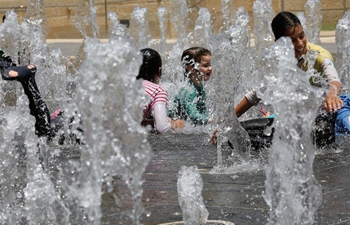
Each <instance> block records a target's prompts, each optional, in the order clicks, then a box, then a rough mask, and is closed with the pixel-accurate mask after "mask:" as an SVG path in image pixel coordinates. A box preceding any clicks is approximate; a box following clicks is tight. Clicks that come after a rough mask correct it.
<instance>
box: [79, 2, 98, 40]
mask: <svg viewBox="0 0 350 225" xmlns="http://www.w3.org/2000/svg"><path fill="white" fill-rule="evenodd" d="M96 11H97V10H96V7H95V4H94V0H80V1H79V5H78V8H77V10H76V12H75V14H74V18H73V23H74V26H75V27H76V28H77V29H78V30H79V31H80V33H81V34H82V35H83V37H84V39H86V38H87V37H95V38H96V37H98V36H99V34H100V32H99V27H98V25H97V18H96Z"/></svg>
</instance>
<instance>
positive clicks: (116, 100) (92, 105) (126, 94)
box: [71, 37, 152, 224]
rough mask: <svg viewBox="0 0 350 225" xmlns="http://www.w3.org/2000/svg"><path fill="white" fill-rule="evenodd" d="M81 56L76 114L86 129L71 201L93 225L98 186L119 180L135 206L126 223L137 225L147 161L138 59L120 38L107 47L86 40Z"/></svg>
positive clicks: (97, 209)
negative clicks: (138, 77) (77, 112)
mask: <svg viewBox="0 0 350 225" xmlns="http://www.w3.org/2000/svg"><path fill="white" fill-rule="evenodd" d="M85 51H86V53H87V58H86V60H85V61H84V64H83V66H82V68H81V70H80V73H81V74H84V77H83V79H82V83H81V85H80V88H79V89H78V91H77V96H76V102H77V109H78V111H79V112H81V114H82V117H83V118H84V120H85V119H86V121H89V123H86V124H84V139H83V140H84V142H86V148H84V147H83V149H82V155H81V160H82V162H84V163H83V164H82V165H81V168H80V171H81V174H80V176H79V178H78V183H77V185H76V187H75V188H72V189H71V196H72V197H73V198H75V197H77V198H78V199H79V202H80V204H81V206H83V207H84V208H85V209H86V212H87V216H88V218H89V220H90V221H91V223H92V224H98V222H99V219H100V217H101V212H100V203H101V199H100V196H101V188H102V183H103V182H104V181H107V180H109V179H110V178H111V177H112V176H115V175H119V176H121V177H122V179H123V180H124V181H125V183H126V184H127V185H128V187H129V189H130V191H131V194H132V198H133V201H134V202H135V204H134V206H133V209H132V213H131V214H130V215H129V216H130V219H131V221H132V222H133V224H139V219H140V216H141V215H142V213H143V206H142V202H141V196H142V188H141V184H142V179H141V175H142V174H143V171H144V169H145V167H146V165H147V164H148V162H149V160H150V159H151V156H152V152H151V148H150V146H149V144H148V141H147V139H146V137H147V132H146V130H144V129H140V128H139V121H141V119H142V118H141V115H140V109H142V105H143V102H144V101H145V96H144V94H143V88H142V85H141V82H139V81H137V80H136V79H135V74H137V73H138V70H139V69H138V68H139V66H140V65H141V61H142V59H141V55H140V53H139V51H138V50H137V49H136V48H134V47H133V45H132V44H131V43H130V41H128V40H126V39H125V38H123V37H115V38H113V39H110V42H109V43H100V42H99V41H98V40H95V39H91V40H90V39H89V40H88V42H87V45H86V49H85ZM106 56H108V57H106ZM96 74H99V76H98V79H97V78H96ZM111 96H119V97H111ZM130 102H132V103H133V104H129V103H130ZM115 109H121V110H115ZM101 115H103V116H101ZM135 140H138V141H135ZM110 191H111V190H110ZM96 193H98V194H96Z"/></svg>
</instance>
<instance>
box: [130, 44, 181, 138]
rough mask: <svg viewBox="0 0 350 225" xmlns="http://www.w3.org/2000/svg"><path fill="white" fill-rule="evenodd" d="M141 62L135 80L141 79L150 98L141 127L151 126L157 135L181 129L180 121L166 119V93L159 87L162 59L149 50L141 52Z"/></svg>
mask: <svg viewBox="0 0 350 225" xmlns="http://www.w3.org/2000/svg"><path fill="white" fill-rule="evenodd" d="M141 54H142V56H143V62H142V65H141V67H140V72H139V75H138V76H137V77H136V79H141V78H142V79H143V81H142V85H143V87H144V88H145V92H146V94H147V95H148V96H149V97H150V99H149V101H148V103H147V105H146V106H145V107H144V109H143V119H142V122H141V125H142V126H147V125H151V126H152V127H153V128H155V130H156V131H157V132H158V133H164V132H166V131H168V130H170V129H171V128H173V129H175V128H183V127H184V124H183V121H181V120H172V119H171V118H169V117H168V93H167V92H166V90H165V89H164V88H163V87H162V86H160V85H159V80H160V78H161V76H162V59H161V57H160V55H159V53H158V52H157V51H156V50H154V49H150V48H145V49H142V50H141Z"/></svg>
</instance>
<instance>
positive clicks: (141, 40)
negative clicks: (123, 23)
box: [129, 7, 153, 49]
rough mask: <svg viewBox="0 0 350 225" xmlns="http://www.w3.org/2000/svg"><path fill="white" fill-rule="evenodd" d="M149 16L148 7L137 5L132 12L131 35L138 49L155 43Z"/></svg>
mask: <svg viewBox="0 0 350 225" xmlns="http://www.w3.org/2000/svg"><path fill="white" fill-rule="evenodd" d="M147 16H148V9H147V8H140V7H135V8H134V10H133V11H132V13H131V20H130V28H129V29H130V35H131V37H132V38H133V41H134V44H135V46H136V47H137V48H138V49H143V48H147V47H150V46H151V45H152V44H153V40H152V35H151V31H150V29H149V24H148V18H147Z"/></svg>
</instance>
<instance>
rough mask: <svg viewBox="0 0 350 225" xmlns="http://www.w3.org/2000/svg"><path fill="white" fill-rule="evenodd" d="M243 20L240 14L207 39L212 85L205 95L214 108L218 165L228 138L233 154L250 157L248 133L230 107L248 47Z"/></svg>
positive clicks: (245, 24)
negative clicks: (223, 29) (211, 67)
mask: <svg viewBox="0 0 350 225" xmlns="http://www.w3.org/2000/svg"><path fill="white" fill-rule="evenodd" d="M241 19H242V20H241ZM246 22H247V20H246V17H244V16H242V17H241V18H239V19H238V20H236V24H235V25H233V26H231V27H229V29H228V30H226V31H224V32H221V33H219V34H217V35H215V36H213V38H212V40H211V41H210V43H209V47H210V49H211V51H212V56H213V57H212V64H213V65H214V71H215V74H214V75H213V78H212V80H211V81H210V84H209V85H210V86H212V89H211V90H210V94H208V96H212V97H211V99H210V104H212V105H211V107H212V108H213V109H214V119H215V123H216V124H217V125H218V129H219V138H218V145H217V146H218V166H221V165H222V160H221V150H222V149H221V148H222V146H223V145H224V144H225V143H227V141H228V140H229V141H230V144H231V147H232V148H233V149H234V150H233V152H234V156H235V157H236V156H238V158H240V159H243V160H248V159H249V157H250V141H249V136H248V133H247V132H246V131H245V130H244V129H243V128H242V127H241V125H240V124H239V122H238V119H237V116H236V114H235V113H234V111H233V109H234V96H235V88H234V86H235V85H237V83H238V82H239V80H240V76H242V73H243V71H244V70H245V69H246V68H245V66H246V64H245V63H244V59H245V58H244V57H245V56H246V54H247V51H248V47H249V36H248V32H247V31H249V26H248V25H247V23H246ZM236 87H237V86H236ZM214 93H215V94H214ZM226 145H227V144H226ZM232 163H233V162H232Z"/></svg>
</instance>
